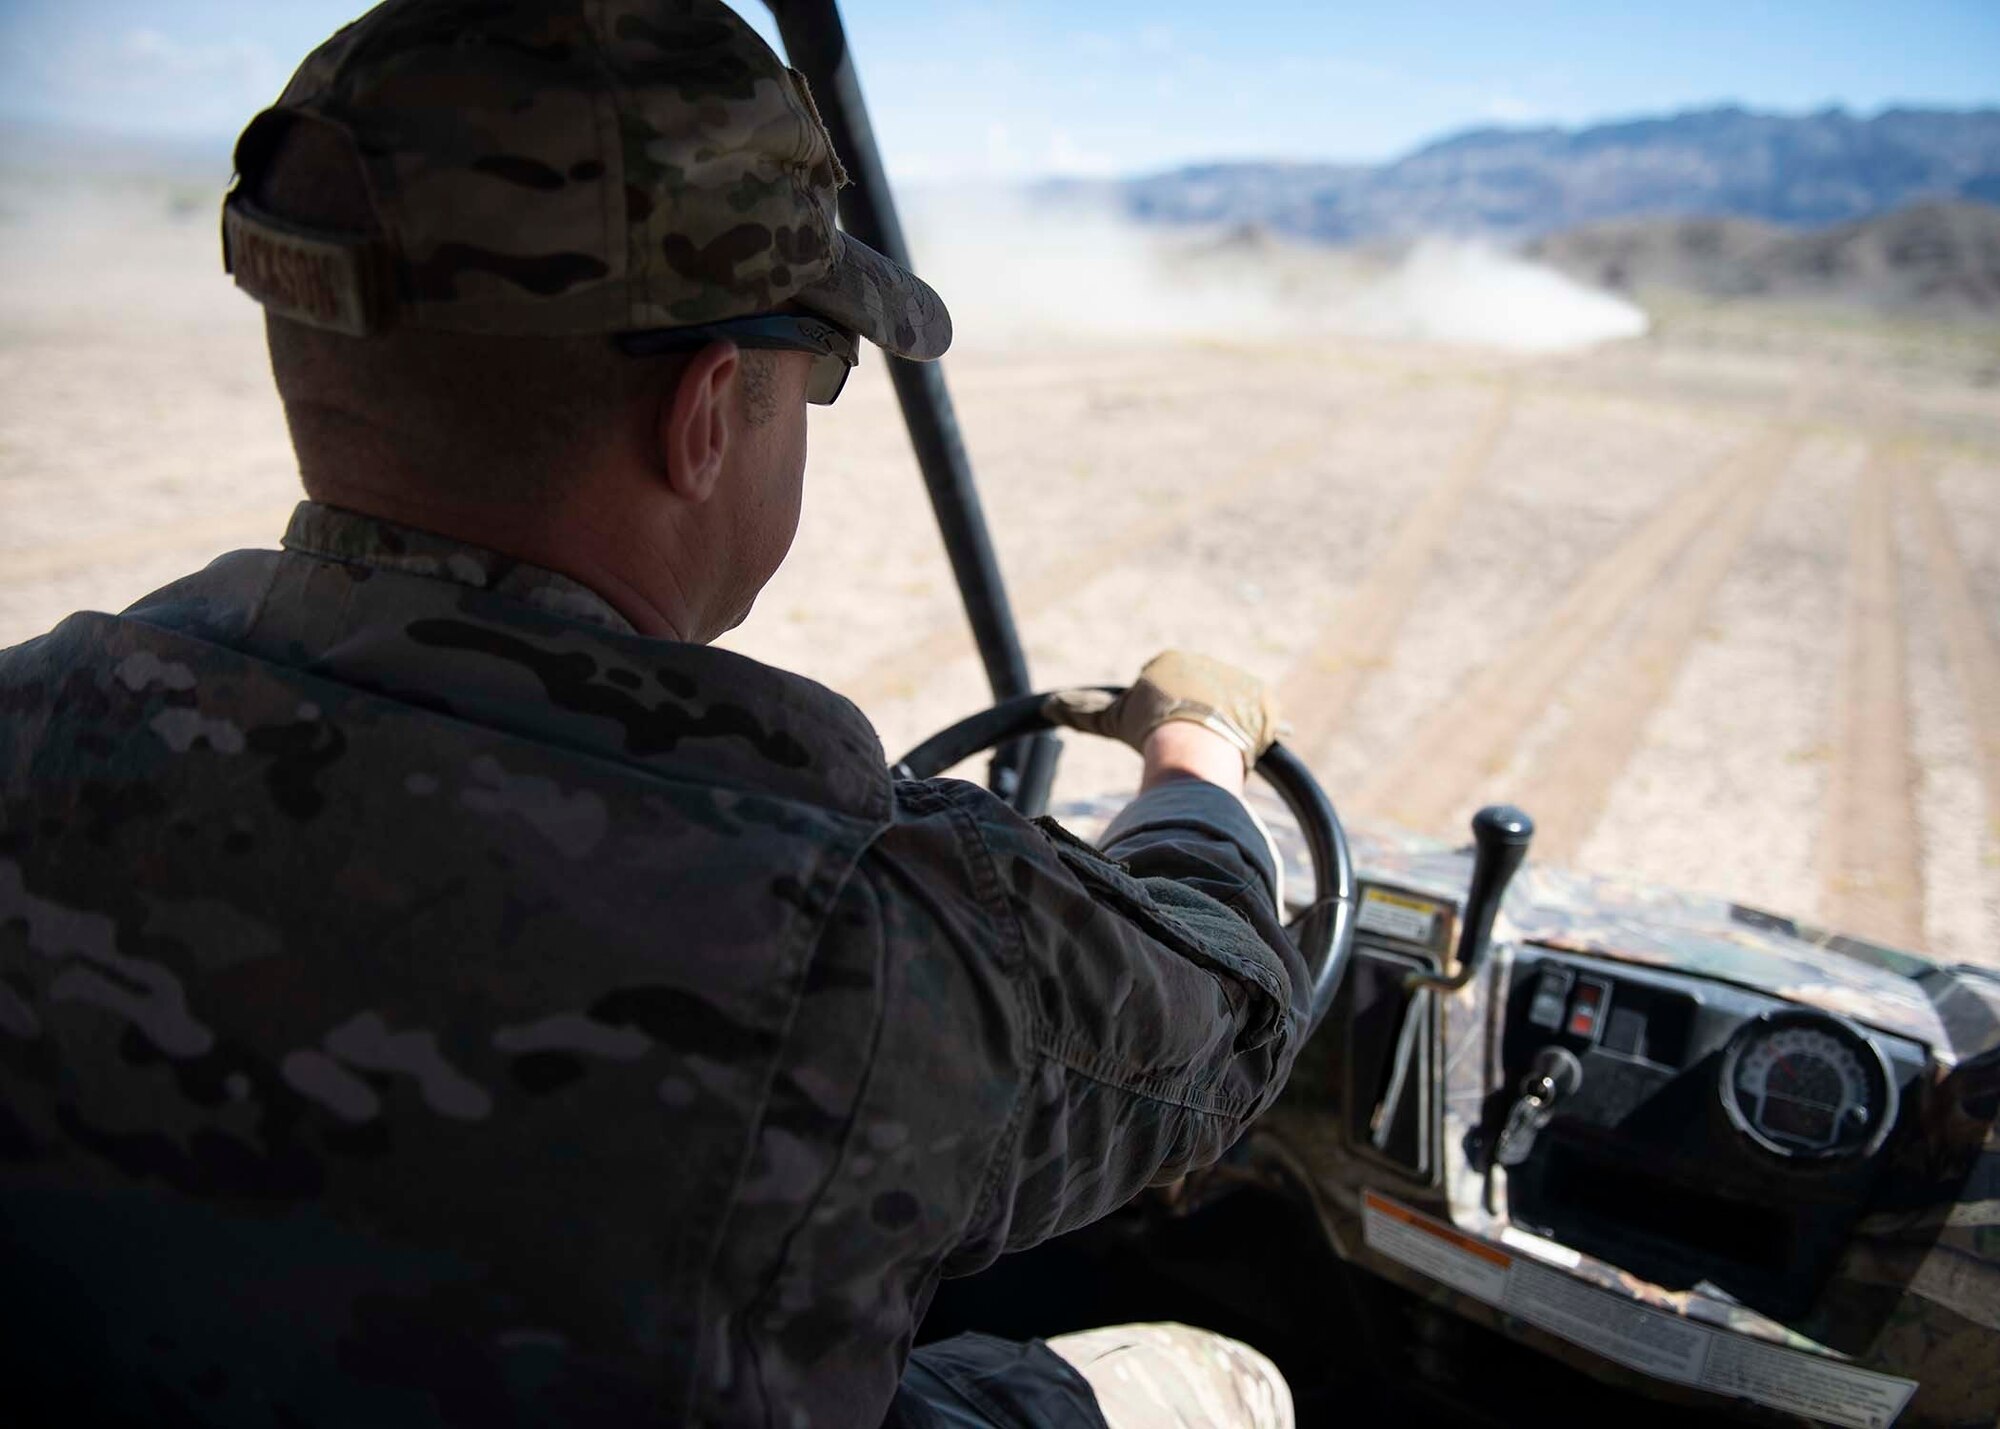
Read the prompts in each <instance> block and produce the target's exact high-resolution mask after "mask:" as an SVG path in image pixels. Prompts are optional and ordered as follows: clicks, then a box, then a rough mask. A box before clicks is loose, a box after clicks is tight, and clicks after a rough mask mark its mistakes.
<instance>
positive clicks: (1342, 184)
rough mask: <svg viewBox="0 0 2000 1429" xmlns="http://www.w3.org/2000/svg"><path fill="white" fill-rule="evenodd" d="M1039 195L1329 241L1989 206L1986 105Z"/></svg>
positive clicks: (1553, 134)
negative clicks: (1947, 202) (1642, 220)
mask: <svg viewBox="0 0 2000 1429" xmlns="http://www.w3.org/2000/svg"><path fill="white" fill-rule="evenodd" d="M1043 192H1044V193H1045V194H1048V195H1051V196H1056V197H1064V196H1068V197H1087V198H1092V199H1107V200H1109V201H1110V202H1111V203H1112V204H1113V205H1114V206H1115V207H1117V208H1119V209H1121V210H1122V211H1123V212H1125V213H1126V214H1127V215H1129V216H1131V217H1133V218H1136V219H1139V220H1141V221H1144V222H1149V223H1166V224H1184V225H1197V224H1198V225H1205V226H1206V225H1216V226H1224V227H1237V226H1241V225H1246V224H1247V225H1256V226H1259V227H1263V228H1268V229H1270V230H1272V231H1274V232H1277V233H1281V234H1286V235H1289V236H1292V237H1295V238H1305V239H1311V240H1314V241H1318V242H1336V243H1351V242H1361V241H1369V240H1375V239H1399V238H1408V237H1413V236H1415V235H1418V234H1426V233H1433V234H1435V233H1443V234H1483V235H1487V236H1492V237H1497V238H1502V239H1510V240H1511V239H1526V238H1533V237H1536V236H1539V235H1542V234H1547V233H1552V232H1557V231H1560V230H1564V229H1571V228H1576V227H1579V226H1581V225H1584V224H1593V223H1600V222H1603V221H1605V220H1609V219H1622V218H1631V217H1639V216H1658V215H1707V216H1714V217H1726V218H1744V219H1753V220H1757V221H1760V222H1763V223H1768V224H1778V225H1783V226H1787V227H1793V228H1817V227H1824V226H1826V225H1829V224H1839V223H1844V222H1850V221H1853V220H1857V219H1863V218H1867V217H1869V216H1871V215H1874V214H1878V213H1884V212H1887V211H1888V210H1891V209H1895V208H1900V207H1902V206H1904V205H1906V204H1909V203H1912V202H1915V201H1919V200H1925V199H1944V198H1954V199H1969V200H1975V201H1980V202H1985V203H1993V204H2000V109H1977V110H1958V111H1954V110H1938V109H1890V110H1886V111H1884V112H1883V113H1881V114H1877V115H1874V116H1873V117H1870V118H1861V117H1859V116H1856V115H1853V114H1850V113H1848V112H1847V111H1845V110H1842V109H1829V110H1824V111H1822V112H1820V113H1817V114H1806V115H1779V114H1757V113H1752V112H1751V111H1749V110H1746V109H1741V108H1736V107H1725V108H1717V109H1704V110H1696V111H1691V112H1688V113H1684V114H1676V115H1673V116H1670V117H1667V118H1661V119H1635V120H1629V121H1624V122H1619V123H1615V124H1597V125H1592V126H1590V127H1588V128H1584V129H1557V128H1537V129H1475V130H1472V131H1469V132H1467V133H1463V134H1457V135H1454V136H1452V137H1450V138H1447V139H1442V140H1439V141H1438V142H1436V143H1433V144H1428V145H1425V146H1424V147H1423V148H1421V149H1418V150H1417V151H1416V152H1415V153H1412V154H1410V155H1408V156H1407V157H1405V158H1401V159H1398V160H1396V161H1395V162H1393V163H1388V164H1382V165H1375V166H1369V165H1346V164H1272V163H1222V164H1205V165H1200V166H1196V167H1192V168H1184V169H1176V170H1173V171H1171V172H1168V173H1163V174H1154V175H1149V176H1146V177H1143V178H1136V179H1129V180H1123V181H1114V182H1110V183H1080V182H1058V183H1052V184H1049V185H1046V186H1044V189H1043Z"/></svg>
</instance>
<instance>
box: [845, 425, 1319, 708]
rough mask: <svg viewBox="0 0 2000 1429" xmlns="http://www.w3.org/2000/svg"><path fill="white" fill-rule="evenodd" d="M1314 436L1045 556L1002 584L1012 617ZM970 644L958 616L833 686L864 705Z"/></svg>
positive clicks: (1251, 490) (1195, 516) (1221, 497)
mask: <svg viewBox="0 0 2000 1429" xmlns="http://www.w3.org/2000/svg"><path fill="white" fill-rule="evenodd" d="M1320 442H1321V437H1320V436H1319V434H1318V433H1315V432H1307V433H1304V434H1302V435H1300V436H1297V437H1294V438H1291V439H1290V440H1287V441H1283V442H1279V443H1278V444H1277V445H1275V446H1273V447H1270V448H1268V449H1266V450H1265V451H1264V452H1263V453H1262V454H1261V455H1260V456H1258V457H1257V458H1255V459H1254V460H1253V461H1251V462H1250V463H1249V464H1248V465H1247V466H1245V467H1243V468H1242V469H1240V470H1239V471H1238V472H1237V473H1236V474H1235V476H1234V477H1233V478H1232V479H1231V480H1229V481H1219V482H1212V483H1208V484H1206V485H1204V486H1202V487H1201V488H1199V489H1198V490H1197V491H1195V492H1193V493H1191V494H1189V495H1187V496H1183V497H1181V498H1180V499H1179V500H1176V501H1172V502H1169V503H1167V504H1165V505H1164V506H1162V507H1161V508H1160V509H1159V510H1157V511H1155V512H1153V513H1152V514H1150V515H1148V516H1147V517H1146V518H1145V519H1143V520H1141V521H1136V522H1133V523H1130V524H1128V525H1126V526H1123V527H1121V528H1120V529H1119V530H1118V531H1117V532H1116V534H1114V535H1112V536H1111V537H1109V538H1108V539H1106V540H1103V541H1099V542H1097V543H1096V544H1094V545H1091V546H1088V547H1086V548H1085V549H1083V550H1081V551H1077V552H1074V553H1073V554H1071V555H1067V556H1060V557H1058V558H1057V559H1055V560H1054V561H1051V562H1050V563H1049V564H1048V565H1047V566H1045V567H1043V568H1042V569H1041V570H1038V571H1035V572H1033V573H1032V574H1030V575H1029V576H1027V577H1026V578H1025V579H1023V580H1021V581H1019V582H1017V583H1015V584H1013V585H1012V586H1011V587H1010V594H1011V595H1012V597H1013V607H1014V619H1015V621H1016V623H1017V624H1025V622H1026V620H1027V617H1028V616H1030V615H1032V614H1034V613H1035V612H1036V611H1039V610H1043V609H1046V608H1047V607H1049V606H1051V605H1053V604H1055V603H1056V602H1057V601H1060V600H1063V599H1066V598H1067V597H1070V596H1073V595H1075V594H1076V593H1077V592H1078V591H1079V590H1081V589H1083V588H1084V587H1085V586H1087V585H1089V584H1090V583H1091V582H1092V581H1094V580H1096V579H1097V577H1099V576H1101V575H1103V574H1104V573H1105V572H1106V571H1109V570H1112V569H1115V568H1116V567H1118V566H1119V565H1122V564H1123V563H1124V562H1126V561H1128V560H1130V559H1132V558H1133V557H1134V556H1136V555H1138V554H1139V553H1141V552H1142V551H1145V550H1148V549H1150V548H1151V547H1153V546H1156V545H1158V544H1160V543H1161V542H1163V541H1165V540H1166V539H1168V538H1169V537H1171V536H1172V535H1173V534H1174V533H1175V532H1177V531H1179V530H1181V529H1182V528H1183V527H1186V526H1189V525H1192V524H1193V523H1194V522H1196V521H1199V520H1200V519H1201V518H1202V517H1203V516H1205V515H1207V514H1208V513H1209V512H1210V511H1214V510H1218V509H1220V508H1222V507H1225V506H1233V505H1242V504H1247V503H1249V502H1251V501H1254V500H1255V498H1256V495H1257V493H1258V491H1259V490H1260V489H1261V488H1262V487H1263V485H1264V484H1265V483H1267V482H1269V481H1270V480H1272V479H1273V478H1275V477H1277V476H1278V475H1280V474H1281V473H1283V472H1284V471H1285V470H1286V469H1287V468H1289V467H1290V466H1291V465H1292V464H1293V463H1295V462H1297V461H1300V460H1302V459H1303V458H1305V457H1307V456H1309V455H1310V454H1311V453H1312V452H1313V451H1314V450H1315V449H1316V448H1317V447H1318V446H1319V444H1320ZM972 648H973V647H972V636H971V632H970V631H968V630H966V629H965V627H964V626H963V625H962V624H959V623H953V624H950V625H941V626H935V627H933V628H932V629H931V630H929V631H927V632H926V633H924V634H923V635H921V636H918V637H917V638H916V639H914V640H911V641H910V642H908V643H907V644H904V645H899V646H897V647H896V648H895V649H893V650H890V651H888V652H887V653H886V654H884V655H882V656H879V657H878V658H876V659H875V660H872V661H870V662H869V663H868V664H867V665H864V666H863V667H862V668H861V669H860V670H859V671H858V672H856V673H855V675H854V676H853V677H852V678H850V679H845V680H841V681H840V682H839V685H838V688H839V690H840V692H841V693H842V694H844V695H846V696H847V697H848V698H849V699H850V700H853V701H854V702H855V703H856V704H858V705H860V706H861V707H862V708H863V709H872V708H873V707H874V706H875V705H876V703H877V702H881V701H888V700H893V699H898V698H901V697H903V696H904V695H907V694H908V693H909V692H910V691H911V690H912V689H914V688H916V687H917V686H919V685H920V684H922V682H923V681H924V680H925V679H926V678H927V677H929V676H930V675H932V674H933V673H934V672H935V671H936V669H937V667H938V666H940V665H943V664H948V663H949V662H951V661H952V660H955V659H957V658H959V657H960V656H963V655H965V654H967V653H968V652H969V651H971V650H972Z"/></svg>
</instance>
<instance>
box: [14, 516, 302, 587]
mask: <svg viewBox="0 0 2000 1429" xmlns="http://www.w3.org/2000/svg"><path fill="white" fill-rule="evenodd" d="M291 510H292V508H291V506H290V505H286V506H284V507H282V508H280V507H264V508H259V509H256V510H248V511H226V512H221V513H219V514H216V515H212V516H201V517H194V518H191V519H189V520H185V521H173V522H169V523H167V524H165V525H159V526H146V527H143V528H141V529H139V530H137V531H120V532H116V533H114V534H112V535H108V536H95V537H92V538H91V539H89V540H86V541H64V542H61V543H60V544H56V545H47V546H29V547H27V548H26V549H24V550H19V551H6V552H0V584H4V585H19V584H26V583H27V582H29V581H38V580H46V579H48V577H50V576H53V575H63V574H67V573H68V572H71V571H82V570H88V569H90V568H91V567H93V566H108V565H112V564H114V563H117V562H121V561H132V560H137V559H140V558H142V557H146V556H152V555H158V554H161V553H163V552H167V551H174V550H182V549H192V548H195V547H200V546H206V545H209V544H210V543H213V542H225V543H226V542H229V541H237V540H250V539H253V538H256V537H259V536H261V537H263V538H265V539H266V540H268V541H270V542H271V543H272V544H273V545H275V544H276V543H277V538H278V534H279V533H280V532H281V531H283V530H284V529H285V521H286V518H287V517H288V516H289V515H290V514H291Z"/></svg>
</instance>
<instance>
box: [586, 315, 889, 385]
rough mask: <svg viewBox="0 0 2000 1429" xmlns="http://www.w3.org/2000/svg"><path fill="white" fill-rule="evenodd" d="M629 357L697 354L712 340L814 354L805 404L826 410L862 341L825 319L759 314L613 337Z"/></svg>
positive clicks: (858, 355)
mask: <svg viewBox="0 0 2000 1429" xmlns="http://www.w3.org/2000/svg"><path fill="white" fill-rule="evenodd" d="M614 340H615V341H616V342H617V344H618V350H619V351H620V352H623V353H624V354H625V355H626V356H628V357H659V356H662V355H663V354H666V353H670V352H695V351H698V350H700V349H701V348H704V347H707V346H708V345H709V344H710V343H711V342H733V343H735V344H736V345H737V346H738V347H751V348H766V349H775V350H777V351H782V352H809V353H811V354H812V356H813V365H812V372H811V374H810V375H808V376H807V378H806V400H807V401H808V402H811V403H813V404H814V405H815V406H820V407H825V406H828V405H830V404H831V403H832V402H833V399H834V398H836V397H838V396H839V395H840V389H841V388H842V387H845V386H846V385H847V374H848V373H849V372H851V371H852V370H853V369H854V364H855V363H857V362H859V361H860V360H861V340H860V339H859V338H857V337H856V336H855V335H854V334H853V333H851V332H848V331H847V330H845V329H844V328H838V327H835V326H834V325H833V324H832V323H829V322H826V321H824V320H823V319H821V318H815V317H809V316H806V315H804V314H797V313H759V314H757V315H756V316H754V317H747V318H729V319H727V320H725V321H723V322H717V323H698V324H696V325H695V326H693V327H667V328H654V329H650V330H648V331H646V332H622V333H619V334H618V335H617V337H616V339H614Z"/></svg>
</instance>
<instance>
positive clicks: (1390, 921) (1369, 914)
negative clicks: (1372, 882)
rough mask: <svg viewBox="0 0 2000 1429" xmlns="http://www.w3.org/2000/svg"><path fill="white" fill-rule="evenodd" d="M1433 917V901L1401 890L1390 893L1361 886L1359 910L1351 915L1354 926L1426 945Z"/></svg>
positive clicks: (1433, 921) (1435, 907) (1433, 925)
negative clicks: (1353, 916) (1354, 915)
mask: <svg viewBox="0 0 2000 1429" xmlns="http://www.w3.org/2000/svg"><path fill="white" fill-rule="evenodd" d="M1437 920H1438V909H1437V905H1436V904H1435V903H1426V902H1425V901H1424V900H1423V899H1421V898H1412V897H1410V896H1409V895H1408V894H1404V893H1390V892H1389V891H1387V890H1386V889H1381V888H1364V889H1363V890H1362V891H1361V912H1360V913H1359V914H1358V915H1357V916H1356V918H1355V926H1357V927H1359V928H1361V929H1362V930H1364V931H1366V932H1370V933H1380V934H1382V936H1383V937H1385V938H1401V939H1403V940H1404V941H1406V942H1411V943H1422V944H1423V945H1424V946H1425V947H1429V946H1430V941H1431V934H1432V932H1434V931H1435V930H1436V928H1437Z"/></svg>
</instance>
